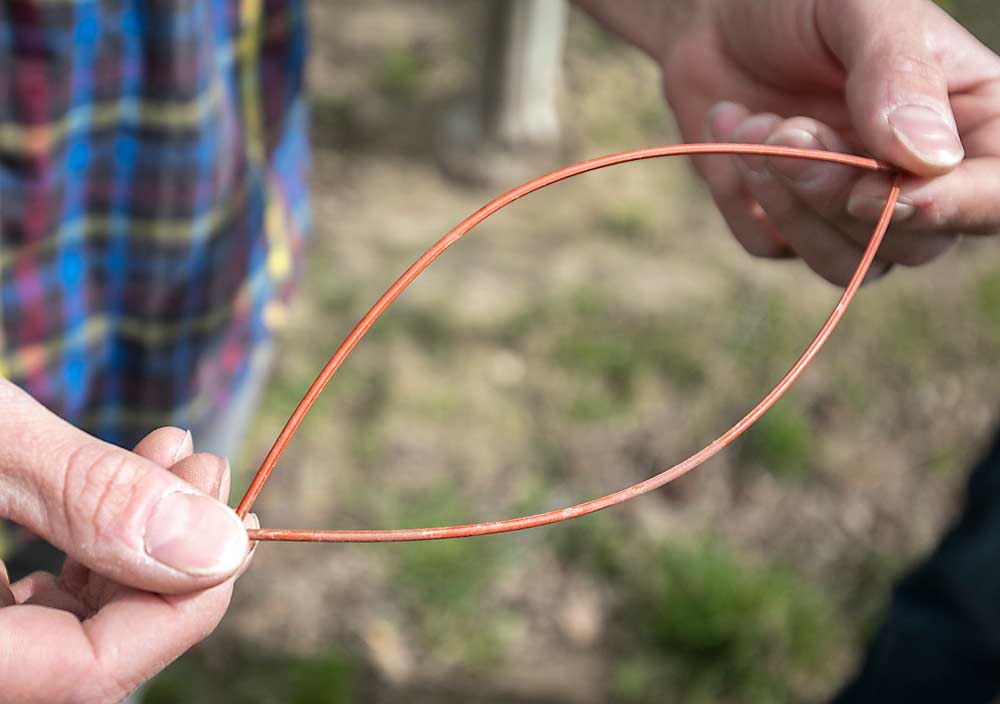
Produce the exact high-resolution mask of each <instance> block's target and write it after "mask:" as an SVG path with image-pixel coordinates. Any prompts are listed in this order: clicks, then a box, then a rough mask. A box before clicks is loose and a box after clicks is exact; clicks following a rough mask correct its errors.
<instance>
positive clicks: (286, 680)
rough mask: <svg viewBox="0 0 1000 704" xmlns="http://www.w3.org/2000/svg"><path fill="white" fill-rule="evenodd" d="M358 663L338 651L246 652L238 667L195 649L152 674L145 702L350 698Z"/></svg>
mask: <svg viewBox="0 0 1000 704" xmlns="http://www.w3.org/2000/svg"><path fill="white" fill-rule="evenodd" d="M357 680H358V666H357V665H356V663H355V662H354V660H353V659H351V658H349V657H346V656H344V655H342V654H340V653H337V652H330V653H326V654H323V655H317V656H315V657H282V656H270V657H259V656H249V655H244V656H243V657H241V659H240V667H239V668H235V667H221V668H212V667H209V666H208V665H207V664H206V663H205V662H203V661H202V660H201V659H200V658H199V657H197V656H195V655H189V656H187V657H185V658H182V659H181V660H179V661H178V662H176V663H174V664H173V665H172V666H171V667H170V668H168V669H167V670H166V671H165V672H164V673H163V674H161V675H160V676H159V677H157V678H156V679H154V680H153V682H152V683H151V685H150V686H149V688H148V689H147V691H146V692H145V694H144V696H143V702H144V703H145V704H213V703H214V702H240V703H241V704H349V703H351V702H354V701H356V699H355V696H354V692H355V689H356V684H357Z"/></svg>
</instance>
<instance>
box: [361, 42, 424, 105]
mask: <svg viewBox="0 0 1000 704" xmlns="http://www.w3.org/2000/svg"><path fill="white" fill-rule="evenodd" d="M426 73H427V62H426V60H425V59H424V57H422V56H421V55H420V53H419V52H417V51H416V50H415V49H414V48H412V47H394V48H391V49H389V50H387V51H386V52H385V53H384V54H383V55H382V56H381V58H380V59H379V61H378V64H377V65H376V69H375V76H374V78H373V83H374V84H375V86H376V88H377V89H378V90H379V91H380V92H381V93H382V94H383V95H385V96H387V97H390V98H396V99H401V100H408V99H412V98H415V97H416V96H418V95H419V94H420V91H421V88H422V86H423V83H424V79H425V77H426Z"/></svg>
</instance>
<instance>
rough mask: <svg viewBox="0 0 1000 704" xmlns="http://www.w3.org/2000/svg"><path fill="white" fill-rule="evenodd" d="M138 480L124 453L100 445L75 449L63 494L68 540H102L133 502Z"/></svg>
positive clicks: (70, 458) (86, 445) (67, 466)
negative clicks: (89, 538)
mask: <svg viewBox="0 0 1000 704" xmlns="http://www.w3.org/2000/svg"><path fill="white" fill-rule="evenodd" d="M135 479H136V469H135V466H134V465H133V464H132V463H131V462H129V461H128V455H127V454H126V453H125V452H123V451H122V450H119V449H118V448H114V447H112V446H110V445H105V444H104V443H100V442H96V441H95V442H90V443H85V444H83V445H81V446H80V447H79V448H77V449H75V450H74V451H73V452H72V453H71V454H70V456H69V458H68V459H67V462H66V467H65V472H64V481H63V484H62V492H61V514H62V516H63V517H64V520H65V521H66V529H67V534H68V536H69V537H70V538H71V539H72V538H74V537H76V538H82V537H84V536H92V537H99V536H100V535H102V534H103V533H104V532H105V531H106V530H107V529H108V528H109V527H110V526H112V525H114V524H115V523H116V522H117V521H118V519H119V518H120V517H121V516H122V514H124V513H125V512H126V511H127V509H128V506H129V504H130V503H131V501H132V498H133V495H134V492H135Z"/></svg>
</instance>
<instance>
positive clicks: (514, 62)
mask: <svg viewBox="0 0 1000 704" xmlns="http://www.w3.org/2000/svg"><path fill="white" fill-rule="evenodd" d="M568 16H569V7H568V4H567V2H566V0H491V2H490V3H489V5H488V8H487V13H486V23H485V27H484V30H485V32H484V33H485V37H484V39H483V43H482V46H483V58H482V71H481V79H480V81H479V84H478V85H477V86H476V91H475V95H476V97H475V98H474V99H473V100H472V101H471V102H465V103H463V104H460V105H458V106H457V107H456V108H455V109H453V110H452V111H451V112H450V113H449V114H448V115H446V118H445V123H444V129H443V134H442V140H441V142H440V143H439V150H438V153H439V156H440V158H441V162H442V164H443V166H444V168H445V170H446V171H447V172H448V173H450V174H451V175H452V176H454V177H456V178H459V179H462V180H472V181H478V182H494V183H508V182H510V181H511V180H517V179H522V178H524V177H527V176H530V175H533V174H534V173H535V172H536V171H538V169H539V168H544V165H547V164H545V161H546V159H551V158H552V157H553V156H554V154H555V151H556V147H557V146H558V143H559V134H560V125H559V113H558V110H557V103H558V98H559V90H560V88H561V83H562V60H563V47H564V44H565V38H566V25H567V22H568ZM540 163H541V164H542V166H540Z"/></svg>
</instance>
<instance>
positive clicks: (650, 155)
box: [237, 143, 900, 543]
mask: <svg viewBox="0 0 1000 704" xmlns="http://www.w3.org/2000/svg"><path fill="white" fill-rule="evenodd" d="M702 154H745V155H756V156H770V157H787V158H796V159H811V160H814V161H826V162H832V163H837V164H844V165H846V166H853V167H857V168H859V169H868V170H871V171H887V172H891V171H892V169H891V168H890V167H888V166H886V165H884V164H881V163H879V162H877V161H875V160H874V159H868V158H865V157H860V156H854V155H850V154H839V153H833V152H824V151H815V150H809V149H796V148H792V147H777V146H767V145H758V144H723V143H720V144H681V145H670V146H660V147H648V148H645V149H636V150H634V151H627V152H621V153H618V154H610V155H608V156H602V157H598V158H596V159H590V160H589V161H583V162H580V163H579V164H574V165H572V166H567V167H564V168H562V169H558V170H557V171H553V172H552V173H549V174H546V175H544V176H539V177H538V178H535V179H532V180H531V181H528V182H527V183H525V184H523V185H521V186H518V187H517V188H515V189H513V190H511V191H508V192H507V193H505V194H503V195H502V196H500V197H499V198H497V199H495V200H493V201H491V202H490V203H487V204H486V205H484V206H483V207H482V208H480V209H479V210H477V211H476V212H475V213H473V214H472V215H470V216H469V217H467V218H466V219H465V220H463V221H462V222H460V223H459V224H458V225H457V226H456V227H455V228H454V229H453V230H452V231H451V232H449V233H448V234H446V235H445V236H444V237H442V238H441V239H440V240H438V241H437V242H436V243H434V245H432V246H431V247H430V249H428V250H427V251H426V252H424V254H423V255H421V257H420V258H419V259H417V261H415V262H414V263H413V264H412V265H411V266H410V268H409V269H407V270H406V271H405V272H403V274H402V275H401V276H400V277H399V278H398V279H397V280H396V282H395V283H393V284H392V286H390V287H389V289H388V290H387V291H386V292H385V293H384V294H382V296H381V297H380V298H379V299H378V300H377V301H376V302H375V305H373V306H372V307H371V309H370V310H369V311H368V312H367V313H366V314H365V316H364V317H363V318H362V319H361V320H360V321H359V322H358V324H357V325H356V326H355V328H354V329H353V330H352V331H351V333H350V334H349V335H348V336H347V337H346V338H345V339H344V341H343V342H342V343H341V344H340V347H338V348H337V351H336V352H334V353H333V356H332V357H331V358H330V360H329V361H328V362H327V363H326V366H324V367H323V369H322V371H320V373H319V375H318V376H317V377H316V380H315V381H313V383H312V385H311V386H310V387H309V390H308V391H306V394H305V396H304V397H303V398H302V400H301V401H300V402H299V404H298V406H296V408H295V411H294V412H293V413H292V415H291V417H290V418H289V419H288V422H287V423H286V424H285V427H284V428H283V429H282V431H281V433H280V434H279V435H278V438H277V439H276V440H275V441H274V445H273V446H272V447H271V450H270V451H269V452H268V453H267V456H266V457H265V458H264V461H263V463H262V464H261V466H260V469H258V470H257V474H256V475H255V476H254V478H253V481H252V482H251V483H250V487H249V488H248V489H247V492H246V495H245V496H244V497H243V499H242V500H241V501H240V504H239V507H238V508H237V513H238V514H239V515H240V516H241V517H243V516H246V514H247V513H248V512H249V511H250V509H251V507H252V506H253V504H254V501H256V500H257V497H258V496H259V495H260V492H261V490H262V489H263V488H264V485H265V484H266V483H267V480H268V477H270V476H271V473H272V472H273V471H274V468H275V466H276V465H277V463H278V459H279V458H280V457H281V454H282V452H284V450H285V447H287V446H288V443H289V441H290V440H291V439H292V436H294V435H295V431H296V430H298V427H299V425H301V424H302V420H303V419H304V418H305V416H306V414H307V413H308V412H309V409H310V408H311V407H312V405H313V403H315V401H316V399H317V397H318V396H319V394H320V393H321V392H322V391H323V387H325V386H326V384H327V383H328V382H329V381H330V378H331V377H332V376H333V375H334V373H335V372H336V371H337V369H339V368H340V365H341V364H343V363H344V360H345V359H347V356H348V355H349V354H350V353H351V351H352V350H353V349H354V347H355V346H356V345H357V344H358V342H359V341H360V340H361V338H362V337H364V335H365V333H367V332H368V330H369V329H370V328H371V326H372V325H373V324H374V323H375V321H376V320H378V318H379V316H380V315H382V313H384V312H385V310H386V308H388V307H389V305H390V304H391V303H392V302H393V301H394V300H395V299H396V298H397V297H398V296H399V294H401V293H402V292H403V291H404V290H406V288H407V287H408V286H409V285H410V284H411V283H413V281H414V279H416V278H417V277H418V276H420V274H421V272H423V271H424V269H426V268H427V267H428V266H429V265H430V264H431V262H433V261H434V260H435V259H437V258H438V257H439V256H441V254H442V253H444V251H445V250H446V249H448V248H449V247H451V245H453V244H454V243H455V242H456V241H458V239H459V238H461V237H462V236H463V235H465V234H466V233H468V232H469V231H470V230H472V229H473V228H474V227H475V226H476V225H478V224H479V223H481V222H482V221H483V220H485V219H486V218H488V217H490V216H491V215H493V214H494V213H495V212H497V211H498V210H500V209H501V208H504V207H506V206H508V205H510V204H511V203H513V202H514V201H516V200H517V199H519V198H521V197H523V196H526V195H528V194H529V193H533V192H534V191H537V190H539V189H541V188H544V187H545V186H548V185H551V184H553V183H556V182H558V181H562V180H564V179H567V178H571V177H573V176H577V175H579V174H582V173H586V172H588V171H595V170H597V169H603V168H605V167H607V166H614V165H615V164H623V163H625V162H630V161H639V160H641V159H655V158H659V157H668V156H692V155H702ZM899 192H900V176H899V175H897V176H896V178H895V180H894V183H893V184H892V187H891V189H890V190H889V194H888V196H887V197H886V202H885V208H884V209H883V211H882V215H881V218H880V219H879V222H878V224H877V225H876V227H875V230H874V232H873V234H872V237H871V239H870V240H869V242H868V246H867V247H866V248H865V251H864V254H863V255H862V257H861V261H860V262H859V263H858V267H857V269H856V270H855V272H854V275H853V277H852V278H851V281H850V283H848V285H847V287H846V288H845V289H844V293H843V294H842V295H841V297H840V300H839V301H838V302H837V305H836V307H835V308H834V309H833V311H832V312H831V313H830V315H829V317H828V318H827V320H826V322H825V323H824V324H823V327H822V328H820V330H819V332H818V333H817V334H816V336H815V337H814V338H813V341H812V342H811V343H810V344H809V346H808V347H807V348H806V350H805V352H803V353H802V356H801V357H799V359H798V360H797V361H796V362H795V364H793V365H792V367H791V369H789V370H788V372H787V373H786V374H785V375H784V376H783V377H782V378H781V379H780V380H779V381H778V383H777V384H775V386H774V388H773V389H771V391H770V392H769V393H768V394H767V395H766V396H765V397H764V398H763V399H761V401H760V402H759V403H758V404H757V405H756V406H754V407H753V408H752V409H751V410H750V412H748V413H747V414H746V415H745V416H743V417H742V418H741V419H740V420H739V421H737V422H736V424H735V425H733V426H732V427H731V428H730V429H729V430H727V431H726V432H725V433H723V434H722V435H720V436H719V437H718V438H717V439H716V440H714V441H713V442H711V443H709V444H708V445H706V446H705V447H703V448H702V449H701V450H699V451H698V452H696V453H694V454H693V455H691V456H690V457H688V458H687V459H685V460H683V461H682V462H679V463H677V464H675V465H674V466H672V467H668V468H666V469H664V470H663V471H662V472H660V473H659V474H657V475H655V476H653V477H650V478H649V479H646V480H645V481H642V482H639V483H638V484H634V485H633V486H630V487H627V488H625V489H622V490H620V491H617V492H615V493H613V494H608V495H607V496H602V497H600V498H597V499H592V500H590V501H585V502H583V503H580V504H576V505H575V506H569V507H567V508H561V509H557V510H553V511H546V512H545V513H538V514H535V515H532V516H522V517H520V518H509V519H507V520H502V521H489V522H485V523H470V524H468V525H457V526H439V527H434V528H407V529H401V530H302V529H286V528H259V529H256V530H248V531H247V532H248V534H249V536H250V539H251V540H282V541H305V542H331V543H377V542H390V541H412V540H441V539H444V538H466V537H470V536H475V535H491V534H493V533H505V532H508V531H514V530H524V529H526V528H536V527H538V526H544V525H548V524H551V523H558V522H560V521H566V520H569V519H571V518H578V517H579V516H585V515H587V514H588V513H594V512H595V511H600V510H602V509H605V508H608V507H610V506H616V505H618V504H621V503H624V502H626V501H628V500H629V499H633V498H635V497H637V496H640V495H642V494H645V493H647V492H650V491H653V490H654V489H658V488H659V487H661V486H663V485H665V484H667V483H669V482H671V481H673V480H674V479H677V478H678V477H681V476H683V475H684V474H687V473H688V472H690V471H691V470H692V469H694V468H695V467H697V466H698V465H700V464H702V463H703V462H705V461H706V460H708V459H709V458H711V457H713V456H714V455H716V454H717V453H718V452H719V451H721V450H722V448H724V447H726V446H727V445H728V444H729V443H731V442H733V440H735V439H736V438H738V437H739V436H740V435H742V434H743V433H744V432H745V431H746V430H747V429H748V428H749V427H750V426H752V425H753V424H754V423H755V422H757V420H758V419H760V417H761V416H763V415H764V414H765V413H766V412H767V411H768V409H770V408H771V406H773V405H774V404H775V403H776V402H777V400H778V399H779V398H781V396H782V395H783V394H784V393H785V392H786V391H787V390H788V389H789V388H790V387H791V386H792V384H794V383H795V381H796V379H798V378H799V376H800V375H801V374H802V372H803V371H805V369H806V367H808V366H809V364H810V362H812V360H813V358H814V357H815V356H816V354H817V353H818V352H819V351H820V349H821V348H822V347H823V345H824V344H825V343H826V341H827V340H828V339H829V337H830V335H831V334H832V333H833V331H834V329H835V328H836V327H837V324H838V323H839V322H840V320H841V318H843V316H844V313H845V312H846V311H847V307H848V306H849V305H850V303H851V300H852V299H853V298H854V295H855V294H856V293H857V292H858V289H859V288H860V287H861V284H862V282H863V281H864V279H865V276H866V274H867V273H868V270H869V268H870V267H871V265H872V262H873V261H874V260H875V255H876V254H877V252H878V248H879V245H880V244H881V243H882V239H883V238H884V237H885V233H886V231H887V230H888V229H889V223H890V221H891V220H892V214H893V209H894V208H895V205H896V201H897V200H898V199H899Z"/></svg>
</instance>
